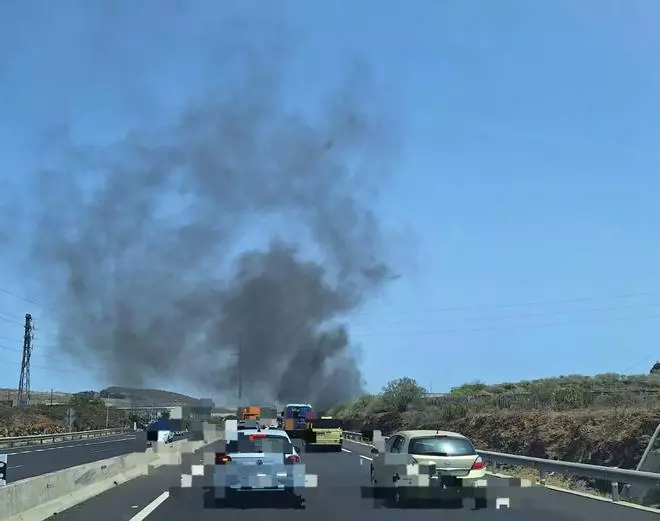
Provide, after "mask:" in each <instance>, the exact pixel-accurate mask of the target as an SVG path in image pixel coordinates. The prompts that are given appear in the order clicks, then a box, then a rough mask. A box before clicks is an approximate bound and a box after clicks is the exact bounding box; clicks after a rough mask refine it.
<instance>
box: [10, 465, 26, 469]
mask: <svg viewBox="0 0 660 521" xmlns="http://www.w3.org/2000/svg"><path fill="white" fill-rule="evenodd" d="M21 467H25V465H14V466H13V467H7V468H9V469H20V468H21Z"/></svg>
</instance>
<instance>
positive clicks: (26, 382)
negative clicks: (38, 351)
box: [17, 313, 33, 407]
mask: <svg viewBox="0 0 660 521" xmlns="http://www.w3.org/2000/svg"><path fill="white" fill-rule="evenodd" d="M24 330H25V331H24V333H23V360H22V362H21V377H20V379H19V381H18V399H17V402H18V404H17V405H18V407H23V406H24V405H29V404H30V357H31V356H32V338H33V332H32V315H30V314H29V313H26V314H25V325H24Z"/></svg>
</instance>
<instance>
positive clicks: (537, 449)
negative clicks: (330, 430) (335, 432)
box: [330, 374, 660, 490]
mask: <svg viewBox="0 0 660 521" xmlns="http://www.w3.org/2000/svg"><path fill="white" fill-rule="evenodd" d="M330 414H332V415H334V416H337V417H338V418H341V419H343V420H344V423H345V428H346V429H347V430H354V431H360V430H371V429H379V430H381V431H382V432H383V434H385V435H388V434H390V433H391V432H393V431H395V430H400V429H414V428H419V429H443V430H449V431H454V432H460V433H462V434H464V435H466V436H468V437H469V438H471V439H472V441H473V442H474V444H475V446H476V447H477V448H479V449H482V450H491V451H496V452H505V453H510V454H520V455H524V456H533V457H538V458H548V459H560V460H567V461H577V462H582V463H589V464H594V465H608V466H618V467H622V468H635V467H636V465H637V464H638V462H639V461H640V459H641V456H642V454H643V452H644V449H645V448H646V446H647V444H648V442H649V440H650V438H651V436H652V435H653V432H654V430H655V428H656V427H657V426H658V424H660V374H650V375H635V376H623V375H616V374H603V375H597V376H594V377H589V376H581V375H570V376H561V377H557V378H547V379H542V380H534V381H523V382H514V383H502V384H496V385H488V384H484V383H482V382H472V383H468V384H465V385H461V386H460V387H456V388H454V389H452V390H451V391H450V392H449V393H446V394H444V395H430V396H429V395H427V393H426V390H425V389H424V388H423V387H422V386H420V385H419V384H418V383H417V382H416V381H415V380H413V379H411V378H400V379H398V380H394V381H392V382H390V383H388V384H387V385H386V386H385V387H384V388H383V390H382V392H380V393H378V394H374V395H365V396H361V397H360V398H358V399H357V400H355V401H354V402H351V403H343V404H338V405H336V406H335V407H333V408H332V409H331V411H330ZM499 471H500V472H504V473H508V474H512V475H516V476H518V477H526V478H529V477H531V475H532V474H534V471H533V470H530V469H520V468H518V469H516V468H507V469H499ZM530 473H531V474H530ZM549 484H555V485H557V486H562V487H564V488H573V489H577V490H598V489H602V488H603V487H602V486H601V485H600V484H597V483H593V482H591V481H589V480H585V479H582V478H580V477H575V476H552V477H551V478H550V479H549Z"/></svg>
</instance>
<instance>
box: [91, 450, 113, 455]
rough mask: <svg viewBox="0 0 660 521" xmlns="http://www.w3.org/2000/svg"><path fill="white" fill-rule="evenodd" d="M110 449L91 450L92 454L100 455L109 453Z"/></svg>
mask: <svg viewBox="0 0 660 521" xmlns="http://www.w3.org/2000/svg"><path fill="white" fill-rule="evenodd" d="M109 450H110V449H100V450H90V451H89V453H90V454H98V453H99V452H108V451H109Z"/></svg>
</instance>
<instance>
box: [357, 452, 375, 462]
mask: <svg viewBox="0 0 660 521" xmlns="http://www.w3.org/2000/svg"><path fill="white" fill-rule="evenodd" d="M359 456H360V458H362V459H366V460H367V461H373V459H371V458H370V457H369V456H363V455H362V454H359Z"/></svg>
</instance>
